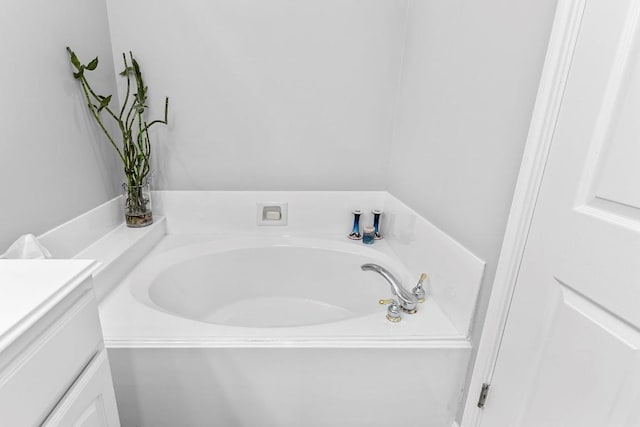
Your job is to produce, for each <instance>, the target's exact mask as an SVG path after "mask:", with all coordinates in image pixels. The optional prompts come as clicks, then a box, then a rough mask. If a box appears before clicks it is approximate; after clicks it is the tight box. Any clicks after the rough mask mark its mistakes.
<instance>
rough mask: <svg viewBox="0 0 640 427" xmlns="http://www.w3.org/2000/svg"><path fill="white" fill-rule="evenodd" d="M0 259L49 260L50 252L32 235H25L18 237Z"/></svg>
mask: <svg viewBox="0 0 640 427" xmlns="http://www.w3.org/2000/svg"><path fill="white" fill-rule="evenodd" d="M0 258H6V259H45V258H51V252H49V251H48V250H47V248H45V247H44V246H42V244H41V243H40V242H38V239H37V238H36V236H34V235H33V234H25V235H24V236H20V237H18V240H16V241H15V242H13V244H12V245H11V246H9V249H7V251H6V252H5V253H3V254H2V255H0Z"/></svg>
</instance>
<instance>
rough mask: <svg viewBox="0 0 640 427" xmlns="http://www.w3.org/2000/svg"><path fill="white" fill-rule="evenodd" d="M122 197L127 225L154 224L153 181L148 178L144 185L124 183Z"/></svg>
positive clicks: (135, 226)
mask: <svg viewBox="0 0 640 427" xmlns="http://www.w3.org/2000/svg"><path fill="white" fill-rule="evenodd" d="M122 199H123V200H124V218H125V221H126V223H127V227H133V228H137V227H146V226H147V225H151V224H153V213H152V211H151V183H150V182H149V181H148V180H145V181H144V183H143V184H142V185H131V186H130V185H128V184H122Z"/></svg>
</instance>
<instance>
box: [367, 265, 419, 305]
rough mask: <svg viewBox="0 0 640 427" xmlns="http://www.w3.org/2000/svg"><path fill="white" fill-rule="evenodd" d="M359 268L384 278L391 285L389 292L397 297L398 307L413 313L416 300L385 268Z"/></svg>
mask: <svg viewBox="0 0 640 427" xmlns="http://www.w3.org/2000/svg"><path fill="white" fill-rule="evenodd" d="M360 268H361V269H362V270H363V271H373V272H376V273H378V274H379V275H381V276H382V277H384V278H385V280H386V281H387V282H389V285H391V292H393V294H394V295H396V296H397V297H398V299H399V300H400V305H401V306H402V308H403V309H404V310H405V311H406V312H409V313H415V311H416V305H417V304H418V298H417V297H416V296H415V295H413V294H412V293H411V292H409V291H407V290H406V289H405V288H404V287H403V286H402V284H401V283H400V280H398V279H397V278H396V276H394V275H393V274H392V273H391V272H390V271H389V270H387V269H386V268H384V267H382V266H380V265H378V264H373V263H368V264H362V265H361V266H360Z"/></svg>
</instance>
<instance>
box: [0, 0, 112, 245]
mask: <svg viewBox="0 0 640 427" xmlns="http://www.w3.org/2000/svg"><path fill="white" fill-rule="evenodd" d="M0 40H2V42H0V57H1V58H2V66H1V67H0V93H2V96H1V97H0V196H1V197H2V199H1V202H0V253H1V252H3V251H4V249H6V248H7V247H8V246H9V245H10V244H11V242H13V240H15V238H16V237H18V236H19V235H21V234H24V233H34V234H38V233H41V232H43V231H45V230H47V229H49V228H51V227H53V226H55V225H57V224H60V223H61V222H64V221H66V220H68V219H71V218H72V217H75V216H76V215H78V214H80V213H82V212H84V211H86V210H88V209H90V208H92V207H94V206H96V205H98V204H99V203H101V202H104V201H106V200H108V199H109V198H111V197H113V196H114V195H115V194H116V180H117V176H118V173H119V170H118V165H117V163H116V162H115V157H114V154H113V152H112V149H111V147H107V145H106V143H105V141H104V140H102V139H100V138H99V137H100V135H99V134H98V133H97V132H96V131H95V127H94V125H93V123H92V122H91V119H90V117H89V116H88V113H87V111H86V107H85V103H84V101H83V100H82V98H81V96H80V95H81V93H80V91H79V87H78V86H77V82H76V81H75V80H74V79H73V77H72V75H71V66H70V65H69V60H68V56H67V52H66V51H65V47H66V46H67V45H69V46H71V47H72V48H74V49H76V50H77V52H78V53H79V54H80V55H82V56H83V57H84V58H86V59H90V58H92V57H93V56H95V55H99V56H100V60H101V61H102V64H100V67H99V68H100V70H99V72H97V73H98V75H99V76H100V83H101V84H100V86H101V88H103V89H105V91H109V90H110V91H113V89H114V82H113V80H114V79H113V66H112V59H111V44H110V42H109V29H108V23H107V18H106V9H105V4H104V1H103V0H61V1H56V2H34V1H11V2H5V3H4V4H3V6H2V13H1V14H0Z"/></svg>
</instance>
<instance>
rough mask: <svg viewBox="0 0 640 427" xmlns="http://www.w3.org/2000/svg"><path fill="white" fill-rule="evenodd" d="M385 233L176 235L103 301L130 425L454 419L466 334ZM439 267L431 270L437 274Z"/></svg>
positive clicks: (123, 412) (439, 422)
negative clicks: (404, 309) (397, 312)
mask: <svg viewBox="0 0 640 427" xmlns="http://www.w3.org/2000/svg"><path fill="white" fill-rule="evenodd" d="M367 262H374V263H378V264H380V265H382V266H384V267H386V268H388V269H389V270H391V271H392V272H393V273H394V274H395V275H396V276H398V277H399V278H400V279H401V280H402V282H403V283H404V285H405V287H407V288H411V287H412V286H413V285H414V284H415V281H416V279H417V277H415V276H416V275H415V274H414V275H412V274H409V273H408V272H407V271H406V269H405V268H404V267H403V265H402V263H401V262H400V261H399V260H397V259H396V258H395V257H394V255H393V253H392V251H391V250H390V249H389V247H388V246H387V245H386V243H385V241H384V240H383V241H379V242H376V244H375V245H374V246H373V247H368V246H365V245H363V244H362V243H361V242H351V241H347V240H346V239H344V237H343V236H340V237H336V238H334V239H330V238H317V237H314V238H301V237H297V238H294V237H260V238H258V237H250V236H249V237H246V236H245V237H228V236H227V237H224V236H193V235H189V236H187V235H168V236H166V237H165V238H164V239H163V240H162V241H161V242H160V243H159V244H158V245H157V246H156V247H155V248H154V250H153V251H152V252H151V253H150V254H149V255H148V256H147V257H146V258H145V259H144V260H143V261H142V262H141V263H140V264H139V265H138V267H136V268H135V269H134V270H133V271H131V272H130V274H129V275H128V276H127V277H126V278H125V279H124V280H123V281H122V283H121V284H120V285H119V286H118V287H117V288H116V289H115V290H114V291H113V292H112V293H111V294H110V295H109V296H108V297H107V298H106V299H105V300H104V301H103V303H102V304H101V309H100V311H101V319H102V323H103V329H104V335H105V342H106V345H107V348H108V349H109V357H110V359H111V364H112V371H113V375H114V383H115V387H116V394H117V397H118V405H119V410H120V417H121V420H122V423H123V426H140V427H144V426H152V427H158V426H205V425H207V426H208V425H220V426H279V427H280V426H284V427H287V426H300V425H305V426H388V425H403V426H438V427H444V426H447V427H448V426H450V425H451V424H452V422H453V419H454V415H455V411H456V409H457V407H458V404H459V399H460V397H461V390H462V381H463V378H464V370H465V364H466V361H467V359H468V353H469V343H468V341H467V340H466V339H465V337H464V336H462V335H461V334H460V333H459V332H458V331H457V330H456V329H455V328H454V327H453V325H452V324H451V322H450V321H449V319H447V317H446V316H445V315H444V314H443V312H442V311H441V310H440V308H439V307H438V305H437V304H436V303H435V302H434V301H433V300H431V299H429V298H427V301H426V302H425V303H424V304H420V305H419V307H418V312H417V313H416V314H414V315H408V314H405V315H404V318H403V320H402V321H401V322H400V323H397V324H396V323H391V322H389V321H387V320H386V317H385V314H386V307H384V306H381V305H380V304H379V303H378V301H379V300H380V299H383V298H391V296H392V294H391V291H390V287H389V285H388V284H387V282H386V281H385V280H384V279H383V278H382V277H380V276H379V275H377V274H375V273H372V272H364V271H362V270H361V269H360V265H361V264H363V263H367ZM427 273H428V272H427Z"/></svg>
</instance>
